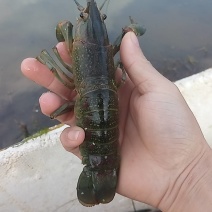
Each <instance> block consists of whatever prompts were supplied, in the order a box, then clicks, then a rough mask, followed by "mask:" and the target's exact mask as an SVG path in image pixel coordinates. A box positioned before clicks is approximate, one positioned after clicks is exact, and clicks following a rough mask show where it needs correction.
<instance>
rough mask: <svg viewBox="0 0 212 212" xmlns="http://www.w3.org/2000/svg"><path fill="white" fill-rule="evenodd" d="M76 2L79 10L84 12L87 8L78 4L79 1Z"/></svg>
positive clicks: (75, 0)
mask: <svg viewBox="0 0 212 212" xmlns="http://www.w3.org/2000/svg"><path fill="white" fill-rule="evenodd" d="M74 2H75V3H76V5H77V8H78V10H79V11H80V12H83V11H84V10H85V8H84V7H83V6H82V5H81V4H80V3H79V2H77V0H74Z"/></svg>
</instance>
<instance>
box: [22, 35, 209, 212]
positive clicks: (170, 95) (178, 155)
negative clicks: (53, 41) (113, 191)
mask: <svg viewBox="0 0 212 212" xmlns="http://www.w3.org/2000/svg"><path fill="white" fill-rule="evenodd" d="M58 49H59V52H60V54H61V56H62V58H63V59H64V60H65V61H66V62H69V63H70V62H71V61H70V59H69V58H68V54H67V52H66V50H65V48H64V46H63V44H62V43H60V44H59V45H58ZM120 53H121V59H122V62H123V63H124V66H125V68H126V71H127V74H128V76H129V78H127V80H126V83H125V85H124V86H122V87H121V88H120V89H119V111H120V123H119V129H120V138H119V142H120V146H119V148H120V156H121V164H120V173H119V181H118V187H117V192H118V193H120V194H122V195H124V196H127V197H129V198H132V199H135V200H138V201H142V202H146V203H148V204H150V205H152V206H155V207H158V208H160V209H161V210H164V211H167V210H169V209H170V208H173V207H175V205H176V197H177V196H178V195H179V192H181V190H180V189H181V188H182V189H183V191H184V188H188V187H186V186H185V182H187V181H186V180H187V179H189V178H188V176H193V173H195V171H196V167H198V168H199V164H202V161H205V160H206V159H208V155H209V154H210V153H209V152H210V148H209V147H208V145H207V143H206V142H205V140H204V137H203V135H202V133H201V130H200V128H199V125H198V123H197V121H196V119H195V117H194V116H193V114H192V112H191V111H190V109H189V108H188V106H187V104H186V102H185V100H184V99H183V97H182V95H181V94H180V92H179V90H178V89H177V87H176V86H175V85H174V84H173V83H172V82H170V81H169V80H167V79H166V78H164V77H163V76H162V75H161V74H160V73H158V72H157V71H156V70H155V69H154V68H153V67H152V65H151V64H150V63H149V62H148V61H147V60H146V58H145V57H144V55H143V53H142V52H141V50H140V47H139V45H138V43H137V39H136V37H135V36H134V34H133V33H127V34H126V35H125V36H124V38H123V41H122V46H121V52H120ZM22 71H23V73H24V75H25V76H27V77H28V78H30V79H31V80H33V81H35V82H36V83H38V84H40V85H42V86H44V87H46V88H48V89H49V90H51V91H53V92H55V94H54V93H46V94H43V95H42V96H41V97H40V100H39V101H40V106H41V110H42V112H43V113H44V114H45V115H50V114H51V113H52V112H53V111H55V110H56V109H57V108H58V107H59V106H61V105H62V104H64V102H66V101H67V100H69V101H70V100H72V99H73V98H74V96H75V95H76V93H75V92H74V91H70V89H68V88H66V87H64V86H63V85H62V84H61V83H60V82H59V81H57V80H56V79H55V77H54V76H53V75H52V73H51V72H50V71H49V70H48V69H47V68H46V67H45V66H44V65H42V64H40V63H39V62H38V61H36V60H35V59H26V60H24V61H23V63H22ZM57 119H58V120H59V121H61V122H62V123H66V124H69V125H71V127H69V128H66V129H65V130H64V131H63V132H62V134H61V142H62V144H63V146H64V148H65V149H66V150H67V151H70V152H72V153H73V154H75V155H77V156H78V157H79V158H80V153H79V148H78V146H79V145H80V144H81V143H82V142H83V140H84V131H83V130H82V129H81V128H79V127H76V126H72V125H74V122H75V120H74V114H73V111H71V112H69V113H67V114H64V115H61V116H59V117H58V118H57ZM201 167H202V166H201ZM200 178H201V176H200ZM189 186H190V185H189ZM192 186H193V185H192ZM176 207H177V206H176ZM173 211H174V210H173ZM181 211H182V210H181Z"/></svg>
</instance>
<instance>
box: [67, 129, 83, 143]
mask: <svg viewBox="0 0 212 212" xmlns="http://www.w3.org/2000/svg"><path fill="white" fill-rule="evenodd" d="M79 133H80V131H78V130H73V131H70V132H69V133H68V138H69V139H70V140H72V141H76V140H77V139H78V136H79Z"/></svg>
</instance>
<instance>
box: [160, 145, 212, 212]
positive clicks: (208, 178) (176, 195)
mask: <svg viewBox="0 0 212 212" xmlns="http://www.w3.org/2000/svg"><path fill="white" fill-rule="evenodd" d="M166 196H167V197H166V200H165V201H162V202H161V205H160V206H161V207H160V208H161V209H162V210H163V211H166V212H178V211H181V212H184V211H185V212H187V211H193V212H196V211H197V212H199V211H210V210H211V209H212V150H211V149H210V147H208V146H207V145H206V147H205V148H204V150H203V151H202V153H201V154H199V155H198V156H197V157H196V158H195V159H194V160H193V161H192V163H191V164H189V166H187V167H186V168H185V169H184V170H183V172H182V174H181V175H180V176H179V177H178V178H177V180H176V181H175V183H174V184H173V186H172V189H171V192H170V195H166ZM162 203H163V204H162Z"/></svg>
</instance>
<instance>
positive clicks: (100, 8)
mask: <svg viewBox="0 0 212 212" xmlns="http://www.w3.org/2000/svg"><path fill="white" fill-rule="evenodd" d="M107 1H108V0H105V1H104V2H103V4H102V5H101V6H100V7H99V10H100V11H101V10H102V8H103V7H104V5H105V3H106V2H107Z"/></svg>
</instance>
